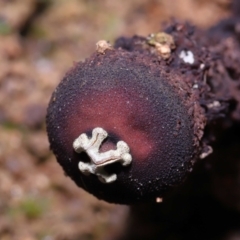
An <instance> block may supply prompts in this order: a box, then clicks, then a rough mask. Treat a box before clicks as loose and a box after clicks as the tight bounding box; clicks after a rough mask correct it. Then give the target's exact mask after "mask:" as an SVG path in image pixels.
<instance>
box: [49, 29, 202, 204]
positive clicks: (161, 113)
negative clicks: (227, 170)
mask: <svg viewBox="0 0 240 240" xmlns="http://www.w3.org/2000/svg"><path fill="white" fill-rule="evenodd" d="M189 29H190V28H188V26H183V25H181V26H178V25H176V26H175V27H173V28H172V31H175V35H176V36H179V39H180V40H179V42H177V43H178V44H179V45H178V46H179V47H177V49H176V50H175V53H174V54H173V56H172V58H171V59H170V60H168V61H167V62H166V61H165V60H162V59H161V58H160V57H159V55H158V54H157V53H156V52H153V51H152V49H151V52H150V51H149V48H150V47H149V46H147V45H146V42H144V41H143V38H139V39H142V42H141V41H137V42H138V45H139V46H138V49H139V50H134V51H126V50H121V46H116V48H117V50H107V51H106V52H105V54H97V53H96V54H94V55H93V56H92V57H91V58H89V59H88V60H86V62H84V63H79V64H76V65H75V66H74V67H73V68H72V69H71V70H70V71H69V72H68V74H67V75H66V76H65V78H64V79H63V81H62V82H61V83H60V85H59V86H58V88H57V89H56V90H55V92H54V93H53V96H52V99H51V102H50V105H49V108H48V115H47V130H48V135H49V140H50V143H51V149H52V150H53V152H54V153H55V155H56V157H57V160H58V161H59V163H60V164H61V165H62V167H63V168H64V170H65V172H66V173H67V175H69V176H70V177H71V178H72V179H73V180H74V181H75V182H76V183H77V185H78V186H80V187H82V188H84V189H85V190H87V191H89V192H90V193H92V194H94V195H95V196H97V197H98V198H100V199H104V200H106V201H109V202H116V203H123V204H131V203H135V202H138V201H146V200H155V198H156V197H162V196H164V195H165V193H166V192H169V190H170V189H171V187H173V186H175V185H177V184H179V183H181V182H182V181H183V179H184V178H185V177H186V174H187V172H189V171H191V169H192V165H193V163H194V162H195V160H196V159H197V157H198V155H199V153H200V150H201V149H202V146H201V143H200V140H201V138H202V133H203V127H204V124H205V123H204V122H205V118H204V116H203V110H202V108H201V107H200V105H199V103H198V98H199V91H200V90H199V89H195V88H193V84H194V81H196V82H199V83H200V80H202V76H203V73H204V71H203V70H202V69H200V70H199V65H200V63H201V61H199V58H196V59H197V61H196V63H194V65H193V66H191V67H189V64H186V63H183V62H182V60H181V59H180V58H179V57H178V55H179V52H180V51H181V50H182V49H184V48H185V47H186V46H188V47H189V48H194V43H193V41H191V40H188V39H187V38H185V35H184V34H189V32H190V31H189ZM135 39H138V38H137V37H136V38H134V39H133V40H132V41H133V43H132V44H133V45H134V40H135ZM139 39H138V40H139ZM176 39H177V38H176ZM185 39H186V41H185ZM123 41H125V40H123ZM180 44H182V45H180ZM189 50H190V49H189ZM193 50H194V49H193ZM194 53H195V54H196V56H198V54H199V55H200V52H199V51H198V49H196V50H194ZM203 56H204V55H203ZM203 56H201V57H203ZM191 68H195V69H196V71H194V70H192V69H191ZM200 85H201V84H200ZM200 85H199V88H200V89H201V86H200ZM95 127H102V128H104V129H105V130H106V131H107V132H108V133H109V137H108V140H107V142H108V143H111V144H112V143H113V144H116V142H117V141H118V140H123V141H125V142H126V143H128V145H129V146H130V149H131V154H132V156H133V162H132V164H131V166H130V167H126V168H124V167H121V166H118V165H116V166H113V167H112V168H111V169H108V170H109V171H111V172H116V173H117V175H118V179H117V181H116V182H114V183H111V184H103V183H101V182H100V181H99V180H98V178H97V177H96V176H95V175H91V176H85V175H83V174H82V173H81V172H80V171H79V169H78V163H79V161H80V160H83V161H84V160H87V159H86V158H85V155H81V154H76V153H74V151H73V148H72V143H73V141H74V139H75V138H77V137H78V136H79V135H80V134H81V133H88V134H89V135H91V131H92V129H93V128H95Z"/></svg>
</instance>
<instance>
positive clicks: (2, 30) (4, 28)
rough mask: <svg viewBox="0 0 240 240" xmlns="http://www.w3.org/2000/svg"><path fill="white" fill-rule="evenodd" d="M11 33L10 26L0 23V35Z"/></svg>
mask: <svg viewBox="0 0 240 240" xmlns="http://www.w3.org/2000/svg"><path fill="white" fill-rule="evenodd" d="M11 32H12V29H11V27H10V25H8V24H7V23H6V22H4V21H0V35H8V34H10V33H11Z"/></svg>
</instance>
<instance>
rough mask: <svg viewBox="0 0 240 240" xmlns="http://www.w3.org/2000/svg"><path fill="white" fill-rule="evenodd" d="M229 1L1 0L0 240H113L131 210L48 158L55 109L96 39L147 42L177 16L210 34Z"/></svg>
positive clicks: (224, 15) (223, 16)
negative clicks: (60, 89)
mask: <svg viewBox="0 0 240 240" xmlns="http://www.w3.org/2000/svg"><path fill="white" fill-rule="evenodd" d="M230 6H231V1H230V0H212V1H209V0H172V1H171V0H132V1H129V0H121V1H117V0H116V1H113V0H0V239H1V240H18V239H19V240H21V239H23V240H35V239H36V240H37V239H41V240H55V239H56V240H79V239H80V240H82V239H83V240H91V239H99V240H101V239H104V240H106V239H112V238H113V237H114V236H116V235H118V234H119V232H121V231H123V230H124V224H125V222H126V220H125V219H126V216H127V213H128V208H127V207H126V206H118V205H111V204H108V203H105V202H103V201H99V200H97V199H95V198H94V197H93V196H91V195H89V194H88V193H86V192H84V191H83V190H81V189H79V188H77V187H76V186H75V184H74V183H73V182H72V181H71V180H70V179H69V178H67V177H66V176H64V174H63V171H62V169H61V167H60V166H59V165H58V164H57V163H56V160H55V158H54V156H53V154H52V153H51V152H50V150H49V144H48V140H47V135H46V131H45V114H46V108H47V104H48V102H49V99H50V97H51V93H52V91H53V90H54V89H55V87H56V86H57V84H58V83H59V81H60V80H61V78H62V77H63V76H64V73H65V72H66V71H67V70H68V68H70V67H71V66H72V65H73V63H74V62H76V61H82V60H84V59H85V58H87V57H88V56H89V55H90V54H91V53H93V52H94V50H95V44H96V42H97V41H98V40H101V39H105V40H108V41H110V42H112V43H113V41H114V39H116V38H117V37H119V36H132V35H134V34H137V35H144V36H146V35H148V34H150V33H152V32H156V31H158V30H159V29H160V28H161V24H162V23H163V22H166V21H169V20H170V19H171V18H172V17H175V18H177V19H181V20H188V21H190V22H191V23H193V24H195V25H197V26H199V27H201V28H208V27H210V26H212V25H214V24H215V23H216V22H218V21H219V20H220V19H223V18H226V17H227V16H228V15H229V14H230Z"/></svg>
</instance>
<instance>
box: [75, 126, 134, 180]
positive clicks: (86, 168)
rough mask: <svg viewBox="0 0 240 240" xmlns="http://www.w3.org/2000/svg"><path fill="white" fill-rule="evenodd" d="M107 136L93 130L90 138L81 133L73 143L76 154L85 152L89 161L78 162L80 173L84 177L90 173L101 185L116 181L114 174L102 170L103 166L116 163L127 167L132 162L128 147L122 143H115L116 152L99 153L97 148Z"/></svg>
mask: <svg viewBox="0 0 240 240" xmlns="http://www.w3.org/2000/svg"><path fill="white" fill-rule="evenodd" d="M107 136H108V134H107V132H106V131H105V130H104V129H102V128H100V127H98V128H94V129H93V131H92V137H91V138H88V136H87V135H86V134H85V133H82V134H81V135H80V136H79V137H78V138H77V139H75V140H74V142H73V148H74V150H75V151H76V152H77V153H81V152H86V153H87V155H88V156H89V158H90V160H91V161H90V163H85V162H81V161H80V162H79V164H78V167H79V169H80V171H81V172H82V173H84V174H85V175H88V174H90V173H92V174H95V175H97V176H98V178H99V180H100V181H101V182H103V183H111V182H114V181H116V179H117V175H116V174H115V173H113V174H109V173H107V172H106V171H105V170H104V166H106V165H109V164H112V163H116V162H120V163H121V164H122V165H123V166H127V165H129V164H130V163H131V162H132V156H131V154H130V153H129V152H130V149H129V146H128V145H127V144H126V143H125V142H124V141H119V142H118V143H117V149H116V150H109V151H107V152H101V153H100V152H99V148H100V146H101V144H102V142H103V140H104V139H105V138H107Z"/></svg>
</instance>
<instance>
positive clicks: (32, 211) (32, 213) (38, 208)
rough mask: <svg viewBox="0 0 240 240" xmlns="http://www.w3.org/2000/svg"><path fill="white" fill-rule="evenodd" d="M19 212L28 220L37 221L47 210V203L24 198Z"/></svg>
mask: <svg viewBox="0 0 240 240" xmlns="http://www.w3.org/2000/svg"><path fill="white" fill-rule="evenodd" d="M19 208H20V211H21V212H22V213H23V214H24V215H25V216H26V217H27V218H28V219H37V218H39V217H41V216H42V215H43V213H44V212H45V211H46V208H47V202H46V201H43V200H42V199H37V198H31V197H29V198H26V199H24V200H23V201H22V202H21V203H20V206H19Z"/></svg>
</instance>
